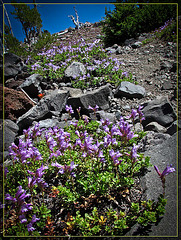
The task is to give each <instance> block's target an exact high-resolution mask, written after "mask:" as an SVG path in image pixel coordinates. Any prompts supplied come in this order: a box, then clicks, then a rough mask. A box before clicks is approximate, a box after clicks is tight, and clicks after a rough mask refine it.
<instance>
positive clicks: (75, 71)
mask: <svg viewBox="0 0 181 240" xmlns="http://www.w3.org/2000/svg"><path fill="white" fill-rule="evenodd" d="M84 74H86V69H85V67H84V64H82V63H80V62H73V63H72V64H71V65H70V66H68V68H67V69H66V70H65V77H66V78H73V77H74V76H81V75H84Z"/></svg>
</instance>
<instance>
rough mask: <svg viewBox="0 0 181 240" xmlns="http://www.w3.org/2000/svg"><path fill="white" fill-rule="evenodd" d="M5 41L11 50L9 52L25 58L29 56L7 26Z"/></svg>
mask: <svg viewBox="0 0 181 240" xmlns="http://www.w3.org/2000/svg"><path fill="white" fill-rule="evenodd" d="M4 40H5V46H6V48H7V49H9V50H8V51H9V52H11V53H14V54H16V55H18V56H20V57H24V58H26V57H27V56H28V52H27V50H26V49H25V48H24V47H23V46H22V45H21V43H20V42H19V40H18V39H17V38H16V37H14V36H13V35H12V34H11V33H10V29H9V27H8V26H7V25H5V34H4Z"/></svg>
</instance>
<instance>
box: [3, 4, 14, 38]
mask: <svg viewBox="0 0 181 240" xmlns="http://www.w3.org/2000/svg"><path fill="white" fill-rule="evenodd" d="M1 3H2V5H3V8H4V13H5V15H6V18H7V20H8V24H9V28H10V31H11V34H12V36H13V37H14V34H13V30H12V26H11V22H10V19H9V16H8V13H7V11H6V8H5V5H4V3H3V1H2V0H1Z"/></svg>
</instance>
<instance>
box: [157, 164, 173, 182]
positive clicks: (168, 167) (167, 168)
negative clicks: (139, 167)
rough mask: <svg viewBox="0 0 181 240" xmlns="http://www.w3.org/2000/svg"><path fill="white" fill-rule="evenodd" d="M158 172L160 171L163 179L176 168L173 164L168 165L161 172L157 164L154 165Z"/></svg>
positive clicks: (159, 173)
mask: <svg viewBox="0 0 181 240" xmlns="http://www.w3.org/2000/svg"><path fill="white" fill-rule="evenodd" d="M154 168H155V170H156V172H157V173H158V175H159V176H160V178H161V179H163V178H164V177H165V176H166V175H168V174H169V173H172V172H174V171H175V168H173V167H172V164H170V166H169V165H167V167H166V168H165V170H164V171H163V172H162V173H161V172H160V171H159V169H158V167H157V166H156V165H155V166H154Z"/></svg>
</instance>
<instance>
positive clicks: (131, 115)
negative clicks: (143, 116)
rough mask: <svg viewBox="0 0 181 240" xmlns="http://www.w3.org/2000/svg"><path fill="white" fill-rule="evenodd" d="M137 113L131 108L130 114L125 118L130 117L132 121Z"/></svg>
mask: <svg viewBox="0 0 181 240" xmlns="http://www.w3.org/2000/svg"><path fill="white" fill-rule="evenodd" d="M137 115H138V112H137V110H135V109H132V111H131V114H130V115H129V116H128V117H127V118H128V119H130V118H131V119H132V120H133V121H134V120H135V118H136V116H137Z"/></svg>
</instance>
